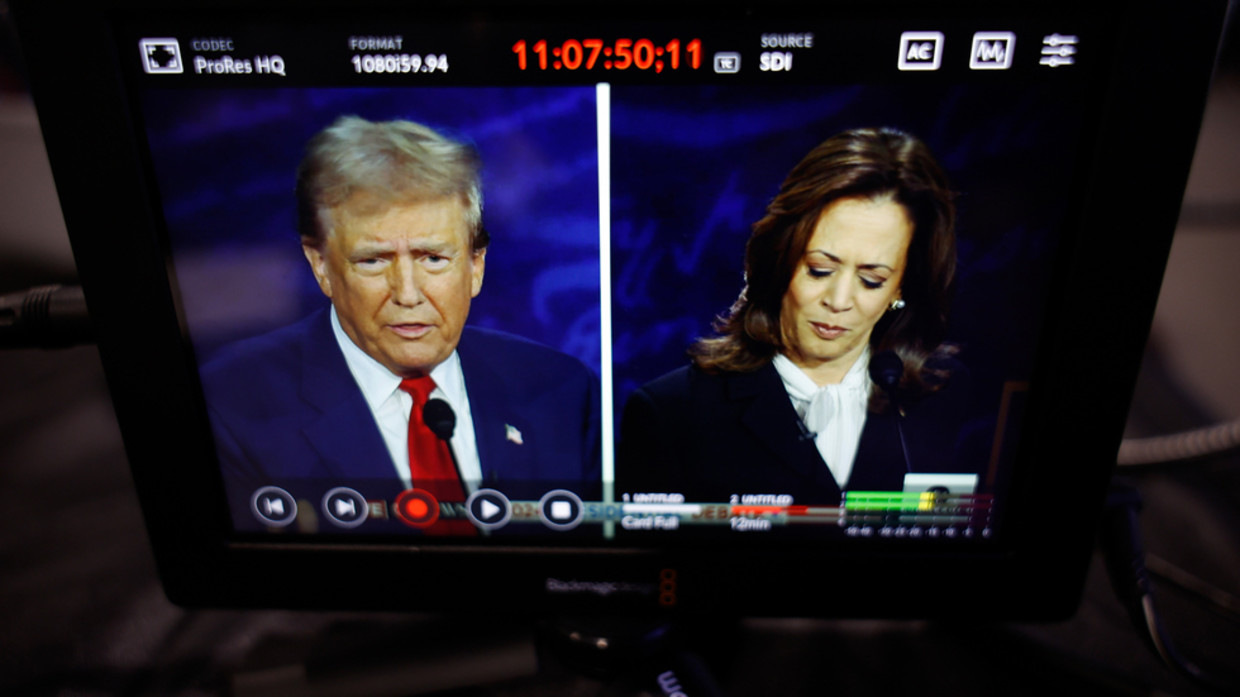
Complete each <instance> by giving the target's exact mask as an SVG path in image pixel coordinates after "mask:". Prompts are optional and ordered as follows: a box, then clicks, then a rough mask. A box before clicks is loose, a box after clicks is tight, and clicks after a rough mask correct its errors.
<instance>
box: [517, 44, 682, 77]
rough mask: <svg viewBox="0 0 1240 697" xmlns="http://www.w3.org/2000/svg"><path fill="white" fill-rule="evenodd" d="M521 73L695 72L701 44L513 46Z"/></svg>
mask: <svg viewBox="0 0 1240 697" xmlns="http://www.w3.org/2000/svg"><path fill="white" fill-rule="evenodd" d="M512 52H513V53H515V54H516V56H517V68H518V69H520V70H530V69H536V70H583V69H584V70H597V69H599V68H601V69H603V70H628V69H630V68H631V69H635V70H654V72H656V73H661V72H663V71H664V70H665V69H667V70H679V69H680V68H681V67H682V66H683V67H686V68H689V69H691V70H697V69H698V68H699V67H701V65H702V41H701V40H700V39H692V40H690V41H688V42H685V43H682V42H681V40H680V39H672V40H670V41H668V42H666V43H664V44H661V45H655V43H654V41H652V40H650V39H637V40H633V39H616V40H615V41H613V42H611V43H607V42H606V41H604V40H603V39H568V40H566V41H563V42H561V43H560V44H558V45H555V46H552V45H549V44H548V43H547V41H546V40H545V39H539V40H538V41H535V42H534V43H533V44H527V43H526V41H525V39H521V40H520V41H518V42H516V43H515V44H513V45H512Z"/></svg>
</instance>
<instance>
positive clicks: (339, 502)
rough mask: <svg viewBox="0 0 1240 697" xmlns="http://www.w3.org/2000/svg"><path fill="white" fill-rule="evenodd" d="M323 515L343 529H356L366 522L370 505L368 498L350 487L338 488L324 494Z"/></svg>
mask: <svg viewBox="0 0 1240 697" xmlns="http://www.w3.org/2000/svg"><path fill="white" fill-rule="evenodd" d="M322 508H323V515H325V516H327V519H328V520H330V521H331V522H332V523H334V524H335V525H337V526H339V527H342V528H356V527H357V526H359V525H361V524H362V523H364V522H366V517H367V515H369V513H370V504H369V503H367V501H366V497H364V496H362V495H361V494H360V493H358V492H357V491H355V490H353V489H350V488H348V487H343V486H341V487H336V488H335V489H332V490H331V491H329V492H327V493H326V494H323V502H322Z"/></svg>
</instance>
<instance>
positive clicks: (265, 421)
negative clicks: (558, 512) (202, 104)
mask: <svg viewBox="0 0 1240 697" xmlns="http://www.w3.org/2000/svg"><path fill="white" fill-rule="evenodd" d="M297 200H298V218H299V228H300V233H301V243H302V249H303V251H304V252H305V256H306V260H307V261H308V262H309V263H310V268H311V270H312V271H313V272H314V277H315V279H316V280H317V281H318V284H319V287H320V288H321V289H322V291H323V294H324V295H325V296H327V298H329V299H330V301H331V306H330V308H324V309H323V310H321V311H319V312H316V313H314V314H312V315H311V316H309V317H307V318H306V319H304V320H302V321H301V322H299V323H297V324H294V325H292V326H290V327H286V328H284V329H281V330H278V331H276V332H273V333H271V334H267V335H264V336H260V337H256V338H253V339H249V340H246V341H243V342H240V343H238V344H237V345H235V346H232V347H229V348H228V349H227V350H225V351H224V352H223V354H222V355H221V356H220V357H219V358H217V359H216V360H213V361H212V362H211V363H210V364H208V365H207V366H206V368H205V369H204V371H203V374H204V380H203V382H204V386H205V391H206V397H207V401H208V405H209V407H210V410H211V417H212V423H213V426H214V429H215V434H216V441H217V445H218V449H219V452H220V456H221V460H222V463H221V464H222V466H223V468H224V472H225V479H226V481H227V482H228V485H229V488H230V496H231V498H232V500H233V501H234V502H236V501H238V500H239V499H240V498H241V497H245V496H249V495H250V493H252V492H253V491H255V490H256V487H260V486H263V485H265V484H276V485H281V486H284V485H285V484H287V483H290V482H291V483H294V484H296V483H297V482H304V481H305V480H314V481H321V482H324V483H329V484H332V485H347V486H351V487H353V488H356V489H358V490H360V491H361V492H362V493H363V494H364V495H365V496H366V497H367V498H368V499H376V498H386V499H387V500H388V501H389V502H390V501H391V497H392V495H393V491H392V489H395V490H396V491H399V490H402V489H409V488H416V489H419V490H423V491H426V492H429V493H431V494H432V495H433V496H434V498H435V499H437V500H439V501H441V502H453V501H463V500H464V497H465V496H467V495H468V494H469V493H470V492H471V491H473V490H476V489H477V488H479V487H494V488H497V489H500V490H501V491H505V493H508V494H509V495H510V496H513V495H514V494H515V495H517V496H521V497H528V496H537V495H540V494H541V493H542V492H543V491H545V490H546V489H547V488H551V487H553V486H564V485H568V486H572V485H573V484H577V485H579V486H580V485H583V484H584V483H588V482H592V481H594V480H596V479H597V478H598V475H599V450H600V444H599V413H598V409H599V398H598V389H597V379H596V378H595V377H594V375H593V374H592V373H591V372H590V371H589V369H587V368H586V367H585V366H584V365H583V364H581V363H580V362H579V361H577V360H576V359H574V358H571V357H569V356H567V355H564V354H561V353H558V352H556V351H553V350H551V349H549V348H546V347H543V346H541V345H538V344H534V343H532V342H529V341H527V340H524V339H521V338H518V337H515V336H511V335H508V334H503V333H500V332H494V331H488V330H483V329H478V328H472V327H466V326H465V322H466V318H467V317H468V315H469V308H470V303H471V301H472V299H473V298H474V297H476V296H477V295H478V293H479V292H480V291H481V289H482V281H483V276H484V271H485V269H486V260H487V259H486V253H487V244H488V241H489V240H488V235H487V232H486V230H484V229H483V227H482V215H481V213H482V195H481V189H480V184H479V162H478V158H477V154H476V153H475V151H474V150H473V148H471V147H469V146H467V145H464V144H462V143H458V142H455V141H453V140H449V139H447V138H445V137H443V136H441V135H440V134H438V133H436V132H435V131H433V130H431V129H429V128H427V127H425V126H422V125H420V124H416V123H412V122H408V121H393V122H387V123H371V122H369V121H365V120H363V119H360V118H357V117H343V118H341V119H338V120H337V121H336V122H335V123H334V124H332V125H331V126H330V127H328V128H327V129H326V130H324V131H322V132H321V133H319V134H318V135H317V136H315V137H314V138H313V139H312V140H311V141H310V144H309V146H308V147H307V154H306V156H305V159H304V160H303V161H302V163H301V166H300V168H299V170H298V174H297ZM427 404H430V405H431V406H430V407H428V408H427V409H426V412H425V414H424V413H423V407H425V406H426V405H427ZM397 480H399V482H397ZM367 489H369V490H367ZM235 505H236V504H235V503H234V506H235ZM236 513H238V511H236V510H234V514H236Z"/></svg>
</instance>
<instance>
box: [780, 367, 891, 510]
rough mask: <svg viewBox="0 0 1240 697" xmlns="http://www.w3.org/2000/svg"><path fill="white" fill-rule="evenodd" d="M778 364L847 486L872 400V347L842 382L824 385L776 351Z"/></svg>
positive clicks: (839, 480) (800, 412)
mask: <svg viewBox="0 0 1240 697" xmlns="http://www.w3.org/2000/svg"><path fill="white" fill-rule="evenodd" d="M774 364H775V370H776V371H777V372H778V373H779V377H780V379H782V380H783V383H784V389H785V390H787V392H788V398H789V399H790V400H792V406H793V408H794V409H796V412H797V416H800V417H801V421H802V423H804V424H805V427H806V428H808V429H809V430H810V432H811V433H813V434H814V444H815V445H816V446H817V447H818V452H819V454H821V455H822V459H823V462H826V463H827V467H828V468H829V469H830V470H831V475H832V476H834V477H835V483H836V484H839V486H840V488H841V489H843V488H845V487H846V486H847V484H848V477H849V475H851V474H852V468H853V459H854V458H856V457H857V446H858V444H859V443H860V442H861V430H862V429H863V428H865V416H866V411H867V407H868V406H869V403H870V385H871V382H870V348H869V347H868V346H867V347H866V348H865V350H864V351H863V352H862V354H861V355H860V356H858V357H857V362H856V363H853V366H852V368H849V370H848V374H847V375H845V376H844V379H843V380H842V381H840V382H839V383H838V384H834V385H824V386H822V387H819V386H818V384H817V383H815V382H814V381H813V379H812V378H810V376H808V375H806V374H805V372H804V371H803V370H801V369H800V368H798V367H797V366H796V364H795V363H793V362H792V361H791V360H789V359H788V357H787V356H784V355H783V354H782V353H781V354H776V356H775V360H774Z"/></svg>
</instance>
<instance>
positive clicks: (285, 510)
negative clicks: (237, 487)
mask: <svg viewBox="0 0 1240 697" xmlns="http://www.w3.org/2000/svg"><path fill="white" fill-rule="evenodd" d="M250 510H251V511H253V513H254V517H255V518H258V520H259V522H261V523H266V524H267V525H271V526H274V527H277V528H282V527H284V526H286V525H288V524H289V523H292V522H293V521H294V520H296V519H297V500H296V499H294V498H293V496H292V494H290V493H288V492H287V491H285V490H283V489H281V488H280V487H278V486H265V487H263V488H261V489H259V490H257V491H255V492H254V495H253V496H251V497H250Z"/></svg>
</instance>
